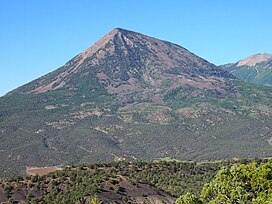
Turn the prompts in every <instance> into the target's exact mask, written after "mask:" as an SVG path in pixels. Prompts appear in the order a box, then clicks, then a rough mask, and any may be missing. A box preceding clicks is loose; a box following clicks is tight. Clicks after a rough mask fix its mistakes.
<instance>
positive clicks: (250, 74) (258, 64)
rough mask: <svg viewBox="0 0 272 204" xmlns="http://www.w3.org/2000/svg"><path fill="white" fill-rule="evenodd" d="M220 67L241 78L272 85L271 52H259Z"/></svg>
mask: <svg viewBox="0 0 272 204" xmlns="http://www.w3.org/2000/svg"><path fill="white" fill-rule="evenodd" d="M220 67H221V68H222V69H224V70H226V71H228V72H230V73H231V74H233V75H235V76H236V77H237V78H239V79H241V80H244V81H249V82H252V83H256V84H263V85H267V86H272V55H271V54H267V53H262V54H261V53H259V54H256V55H252V56H250V57H247V58H245V59H242V60H240V61H238V62H236V63H230V64H226V65H222V66H220Z"/></svg>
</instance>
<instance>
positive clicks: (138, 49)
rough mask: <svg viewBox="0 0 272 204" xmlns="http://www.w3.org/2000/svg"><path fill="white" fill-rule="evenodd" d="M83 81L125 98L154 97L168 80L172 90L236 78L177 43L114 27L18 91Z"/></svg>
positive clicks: (37, 90) (40, 90)
mask: <svg viewBox="0 0 272 204" xmlns="http://www.w3.org/2000/svg"><path fill="white" fill-rule="evenodd" d="M82 78H87V80H91V79H92V80H96V79H97V80H98V83H99V84H101V85H102V86H103V87H105V89H106V91H107V92H108V93H111V94H123V95H124V94H125V93H126V94H131V93H133V92H140V91H143V90H145V91H146V92H148V93H153V92H154V90H160V88H161V87H162V84H163V83H165V81H167V80H171V81H172V82H173V85H172V86H173V87H174V86H176V84H190V85H191V86H195V87H201V88H210V89H215V88H218V85H217V83H216V82H214V81H216V78H234V76H232V75H230V74H229V73H227V72H225V71H223V70H220V69H218V68H217V67H216V66H215V65H213V64H211V63H209V62H208V61H206V60H204V59H202V58H200V57H198V56H196V55H195V54H193V53H191V52H190V51H188V50H187V49H185V48H183V47H181V46H179V45H177V44H173V43H170V42H167V41H163V40H159V39H156V38H153V37H149V36H147V35H143V34H141V33H137V32H133V31H129V30H125V29H122V28H114V29H113V30H112V31H110V32H109V33H107V34H106V35H104V36H103V37H102V38H101V39H99V40H98V41H96V42H95V43H94V44H93V45H91V46H90V47H89V48H87V49H86V50H85V51H83V52H81V53H80V54H78V55H77V56H75V57H74V58H73V59H71V60H70V61H69V62H67V63H66V64H65V65H64V66H63V67H61V68H60V69H58V70H56V71H54V72H52V73H50V74H48V75H46V76H43V77H41V78H39V79H37V80H35V81H34V82H32V83H29V84H27V85H25V86H23V87H20V88H19V89H17V90H16V91H19V92H24V93H44V92H47V91H53V90H57V89H70V90H77V89H78V87H79V85H78V84H79V82H80V81H82ZM211 81H212V82H211ZM220 83H221V82H220ZM221 85H222V87H223V83H221ZM158 92H159V91H158ZM147 95H148V94H147ZM121 98H125V97H123V96H122V97H121Z"/></svg>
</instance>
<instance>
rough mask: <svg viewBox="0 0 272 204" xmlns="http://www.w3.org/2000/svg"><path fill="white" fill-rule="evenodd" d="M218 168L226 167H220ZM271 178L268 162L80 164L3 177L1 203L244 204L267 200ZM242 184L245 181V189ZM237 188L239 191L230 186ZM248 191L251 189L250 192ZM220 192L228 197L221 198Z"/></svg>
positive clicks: (0, 188)
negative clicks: (179, 202)
mask: <svg viewBox="0 0 272 204" xmlns="http://www.w3.org/2000/svg"><path fill="white" fill-rule="evenodd" d="M252 161H253V162H252ZM270 161H271V160H270ZM248 163H249V164H248ZM241 164H245V165H241ZM259 164H261V165H260V166H259ZM222 166H225V167H224V168H222V169H221V167H222ZM230 166H232V167H230ZM219 169H221V170H220V171H219V173H217V172H218V170H219ZM215 174H217V175H216V176H215ZM270 174H271V163H270V162H269V160H268V159H258V160H250V159H248V160H245V159H244V160H235V161H234V160H232V161H218V162H213V163H196V162H181V161H156V162H146V161H135V162H110V163H96V164H82V165H79V166H71V167H66V168H65V169H64V170H60V171H56V172H53V173H50V174H48V175H44V176H38V175H36V176H27V177H25V178H23V177H17V178H9V179H3V180H2V181H0V184H1V187H0V202H8V201H9V202H12V201H13V202H15V203H18V202H19V203H50V204H51V203H56V204H59V203H65V204H68V203H90V202H89V201H90V199H91V198H93V197H94V196H95V195H97V197H98V199H99V200H100V201H103V203H147V204H156V203H169V204H170V203H171V204H172V203H174V202H175V201H176V199H177V197H179V196H182V198H183V199H184V200H185V198H186V197H188V194H186V193H190V194H195V195H196V196H195V198H196V200H197V199H200V197H201V199H203V201H205V202H203V203H210V201H211V203H212V201H218V202H215V203H219V200H220V201H221V202H223V203H226V202H227V201H228V200H230V199H232V200H233V202H230V203H234V202H235V201H236V200H241V199H243V202H246V201H251V200H252V199H253V198H256V197H257V196H260V197H259V198H262V201H265V200H267V197H265V196H269V195H268V193H267V191H266V189H269V188H270V189H271V187H270V186H271V185H272V183H271V181H272V180H271V176H269V175H270ZM214 176H215V177H214ZM243 182H247V183H246V186H245V185H243V184H244V183H243ZM205 183H206V185H204V184H205ZM238 185H241V188H235V187H233V186H238ZM203 186H204V187H203ZM217 186H220V188H217ZM202 188H203V190H201V189H202ZM243 188H245V189H243ZM251 188H252V190H254V189H255V190H254V193H252V192H251ZM228 191H230V192H228ZM226 192H227V193H226ZM235 192H237V194H236V193H235ZM238 192H239V194H238ZM224 193H225V194H226V195H225V196H223V197H222V195H223V194H224ZM200 194H201V196H200ZM184 196H185V198H184ZM259 201H260V200H259ZM185 203H188V204H189V203H202V202H185ZM256 203H260V202H256Z"/></svg>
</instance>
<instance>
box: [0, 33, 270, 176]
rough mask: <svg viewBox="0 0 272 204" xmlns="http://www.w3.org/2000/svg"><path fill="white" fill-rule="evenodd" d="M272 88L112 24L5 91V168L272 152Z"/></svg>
mask: <svg viewBox="0 0 272 204" xmlns="http://www.w3.org/2000/svg"><path fill="white" fill-rule="evenodd" d="M271 98H272V96H271V87H266V86H260V85H255V84H251V83H246V82H242V81H240V80H238V79H237V78H236V77H235V76H234V75H232V74H229V72H227V71H224V70H223V69H221V68H218V67H216V66H215V65H213V64H212V63H209V62H207V61H206V60H204V59H202V58H200V57H198V56H196V55H195V54H193V53H191V52H190V51H188V50H186V49H185V48H183V47H181V46H179V45H176V44H173V43H170V42H166V41H162V40H159V39H156V38H152V37H149V36H146V35H143V34H140V33H136V32H132V31H128V30H124V29H120V28H117V29H114V30H112V31H111V32H110V33H108V34H106V35H105V36H104V37H102V38H101V39H100V40H98V41H97V42H96V43H94V44H93V45H92V46H91V47H89V48H88V49H86V50H85V51H83V52H82V53H80V54H79V55H77V56H75V57H74V58H73V59H71V60H70V61H69V62H67V63H66V64H65V65H64V66H62V67H60V68H59V69H57V70H55V71H53V72H51V73H48V74H47V75H45V76H42V77H40V78H38V79H36V80H34V81H32V82H30V83H28V84H26V85H23V86H21V87H19V88H17V89H15V90H13V91H11V92H10V93H8V94H7V95H5V96H4V97H1V98H0V152H1V154H0V159H1V163H0V170H1V174H0V176H6V175H17V174H19V173H21V174H22V173H23V172H24V170H25V168H26V167H27V166H48V165H66V164H71V163H81V162H96V161H107V160H138V159H148V160H152V159H157V158H163V157H174V158H178V159H190V160H198V161H199V160H218V159H229V158H233V157H266V156H271V153H272V148H271V144H272V142H271V137H272V135H271V127H272V124H271V121H272V120H271V116H272V107H271Z"/></svg>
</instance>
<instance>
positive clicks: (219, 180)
mask: <svg viewBox="0 0 272 204" xmlns="http://www.w3.org/2000/svg"><path fill="white" fill-rule="evenodd" d="M271 202H272V163H271V162H270V161H269V162H267V163H257V162H256V161H253V162H251V163H249V164H235V165H232V166H224V167H222V168H221V170H220V171H219V172H218V173H217V174H216V175H215V177H214V179H213V180H212V181H211V182H209V183H207V184H205V185H204V187H203V189H202V191H201V194H200V196H199V197H197V196H195V195H194V194H191V193H187V194H184V195H183V196H181V197H179V198H178V199H177V201H176V203H177V204H180V203H183V204H194V203H203V204H204V203H205V204H206V203H210V204H217V203H226V204H233V203H253V204H260V203H263V204H266V203H267V204H268V203H271Z"/></svg>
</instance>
